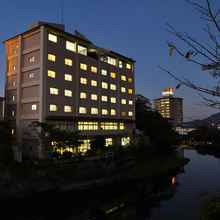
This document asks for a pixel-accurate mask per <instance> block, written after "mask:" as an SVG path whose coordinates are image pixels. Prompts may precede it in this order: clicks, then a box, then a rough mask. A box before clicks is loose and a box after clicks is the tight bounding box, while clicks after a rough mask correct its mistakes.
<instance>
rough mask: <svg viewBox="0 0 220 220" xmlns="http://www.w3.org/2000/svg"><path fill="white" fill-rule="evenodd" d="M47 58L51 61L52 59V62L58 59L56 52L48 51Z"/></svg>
mask: <svg viewBox="0 0 220 220" xmlns="http://www.w3.org/2000/svg"><path fill="white" fill-rule="evenodd" d="M47 58H48V60H49V61H52V62H55V61H56V56H55V55H54V54H50V53H48V55H47Z"/></svg>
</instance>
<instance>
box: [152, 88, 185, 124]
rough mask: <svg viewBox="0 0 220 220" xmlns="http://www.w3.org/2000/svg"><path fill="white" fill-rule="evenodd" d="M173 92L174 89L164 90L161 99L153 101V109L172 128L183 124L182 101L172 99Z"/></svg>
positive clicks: (177, 98) (175, 98)
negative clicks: (167, 121)
mask: <svg viewBox="0 0 220 220" xmlns="http://www.w3.org/2000/svg"><path fill="white" fill-rule="evenodd" d="M174 92H175V89H174V88H166V89H164V90H163V91H162V95H163V97H161V98H158V99H155V100H154V108H155V109H156V110H157V111H158V112H159V113H160V114H161V115H162V116H163V117H164V118H167V119H168V120H169V122H170V123H171V124H172V125H173V126H177V125H181V124H182V122H183V99H182V98H179V97H174Z"/></svg>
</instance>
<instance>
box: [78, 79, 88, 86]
mask: <svg viewBox="0 0 220 220" xmlns="http://www.w3.org/2000/svg"><path fill="white" fill-rule="evenodd" d="M80 83H81V84H84V85H86V84H87V79H86V78H83V77H81V78H80Z"/></svg>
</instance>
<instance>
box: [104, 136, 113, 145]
mask: <svg viewBox="0 0 220 220" xmlns="http://www.w3.org/2000/svg"><path fill="white" fill-rule="evenodd" d="M112 144H113V141H112V138H106V139H105V146H106V147H108V146H112Z"/></svg>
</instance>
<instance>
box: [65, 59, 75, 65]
mask: <svg viewBox="0 0 220 220" xmlns="http://www.w3.org/2000/svg"><path fill="white" fill-rule="evenodd" d="M65 65H67V66H72V65H73V61H72V60H71V59H67V58H65Z"/></svg>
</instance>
